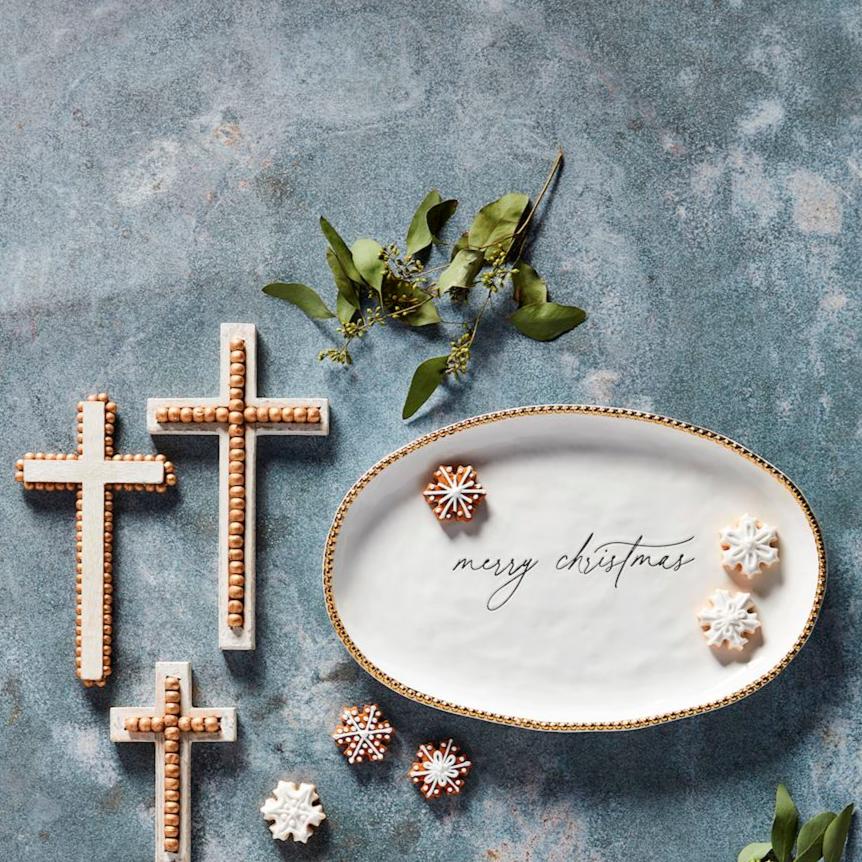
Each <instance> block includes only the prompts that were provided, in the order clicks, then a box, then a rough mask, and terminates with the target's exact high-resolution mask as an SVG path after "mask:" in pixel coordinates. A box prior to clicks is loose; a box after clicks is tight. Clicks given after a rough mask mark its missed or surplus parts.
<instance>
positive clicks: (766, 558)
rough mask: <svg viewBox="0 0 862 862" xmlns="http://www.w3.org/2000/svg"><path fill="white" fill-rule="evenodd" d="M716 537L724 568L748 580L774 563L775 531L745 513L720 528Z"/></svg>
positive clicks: (775, 553)
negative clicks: (730, 523) (735, 520)
mask: <svg viewBox="0 0 862 862" xmlns="http://www.w3.org/2000/svg"><path fill="white" fill-rule="evenodd" d="M719 539H720V542H721V562H722V564H723V565H724V567H725V568H726V569H728V570H729V571H736V572H742V574H744V575H745V576H746V577H747V578H749V579H750V578H754V577H755V576H756V575H758V574H760V572H762V571H763V570H764V569H765V568H767V567H769V566H771V565H773V564H774V563H777V562H778V547H777V546H778V532H777V531H776V529H775V527H770V526H769V524H765V523H763V521H760V520H758V519H757V518H754V517H752V516H751V515H749V514H748V513H746V514H744V515H742V516H740V518H739V519H738V520H737V522H736V523H735V524H733V525H732V526H729V527H725V528H724V529H723V530H721V532H720V533H719Z"/></svg>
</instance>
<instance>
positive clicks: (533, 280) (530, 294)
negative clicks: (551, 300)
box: [512, 260, 548, 305]
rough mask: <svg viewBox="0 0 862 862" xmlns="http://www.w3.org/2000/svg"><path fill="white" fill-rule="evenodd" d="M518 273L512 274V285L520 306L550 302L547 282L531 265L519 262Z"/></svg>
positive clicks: (517, 265)
mask: <svg viewBox="0 0 862 862" xmlns="http://www.w3.org/2000/svg"><path fill="white" fill-rule="evenodd" d="M515 269H516V270H517V271H516V272H513V273H512V285H513V286H514V288H515V299H516V300H517V302H518V305H532V304H533V303H534V302H547V301H548V287H547V285H546V284H545V281H544V279H543V278H541V276H540V275H539V273H537V272H536V270H534V269H533V267H531V266H530V264H528V263H525V262H524V261H523V260H519V261H517V262H516V263H515Z"/></svg>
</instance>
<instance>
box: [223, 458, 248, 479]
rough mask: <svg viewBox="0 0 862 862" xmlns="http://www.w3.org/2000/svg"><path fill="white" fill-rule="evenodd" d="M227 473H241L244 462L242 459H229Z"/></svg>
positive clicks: (243, 468)
mask: <svg viewBox="0 0 862 862" xmlns="http://www.w3.org/2000/svg"><path fill="white" fill-rule="evenodd" d="M227 471H228V473H233V474H234V475H236V474H242V473H244V472H245V464H243V462H242V461H235V460H233V459H231V460H230V462H229V463H228V467H227Z"/></svg>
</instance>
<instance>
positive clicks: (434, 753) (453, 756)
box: [407, 739, 473, 799]
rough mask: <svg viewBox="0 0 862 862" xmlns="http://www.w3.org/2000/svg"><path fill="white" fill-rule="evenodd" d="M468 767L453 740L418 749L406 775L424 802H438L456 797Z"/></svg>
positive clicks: (426, 745)
mask: <svg viewBox="0 0 862 862" xmlns="http://www.w3.org/2000/svg"><path fill="white" fill-rule="evenodd" d="M472 766H473V764H472V763H470V761H469V760H468V759H467V757H466V756H465V755H464V754H462V753H461V751H460V749H459V748H458V746H457V745H455V742H454V740H451V739H447V740H445V741H443V742H438V743H436V744H435V743H433V742H426V743H425V744H424V745H420V746H419V750H418V751H417V752H416V762H415V763H414V764H413V765H412V766H411V767H410V771H409V772H408V773H407V776H408V777H409V778H410V780H411V781H412V782H413V783H414V784H415V785H416V786H417V788H418V789H419V792H420V793H421V794H422V795H423V796H424V797H425V798H426V799H439V798H440V797H441V796H457V795H458V794H459V793H460V792H461V789H462V788H463V787H464V779H465V778H466V777H467V774H468V773H469V772H470V769H471V767H472Z"/></svg>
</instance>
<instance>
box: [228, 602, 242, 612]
mask: <svg viewBox="0 0 862 862" xmlns="http://www.w3.org/2000/svg"><path fill="white" fill-rule="evenodd" d="M243 609H244V608H243V603H242V602H240V601H237V600H236V599H233V600H232V601H229V602H228V603H227V610H228V613H230V614H241V613H242V612H243Z"/></svg>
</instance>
